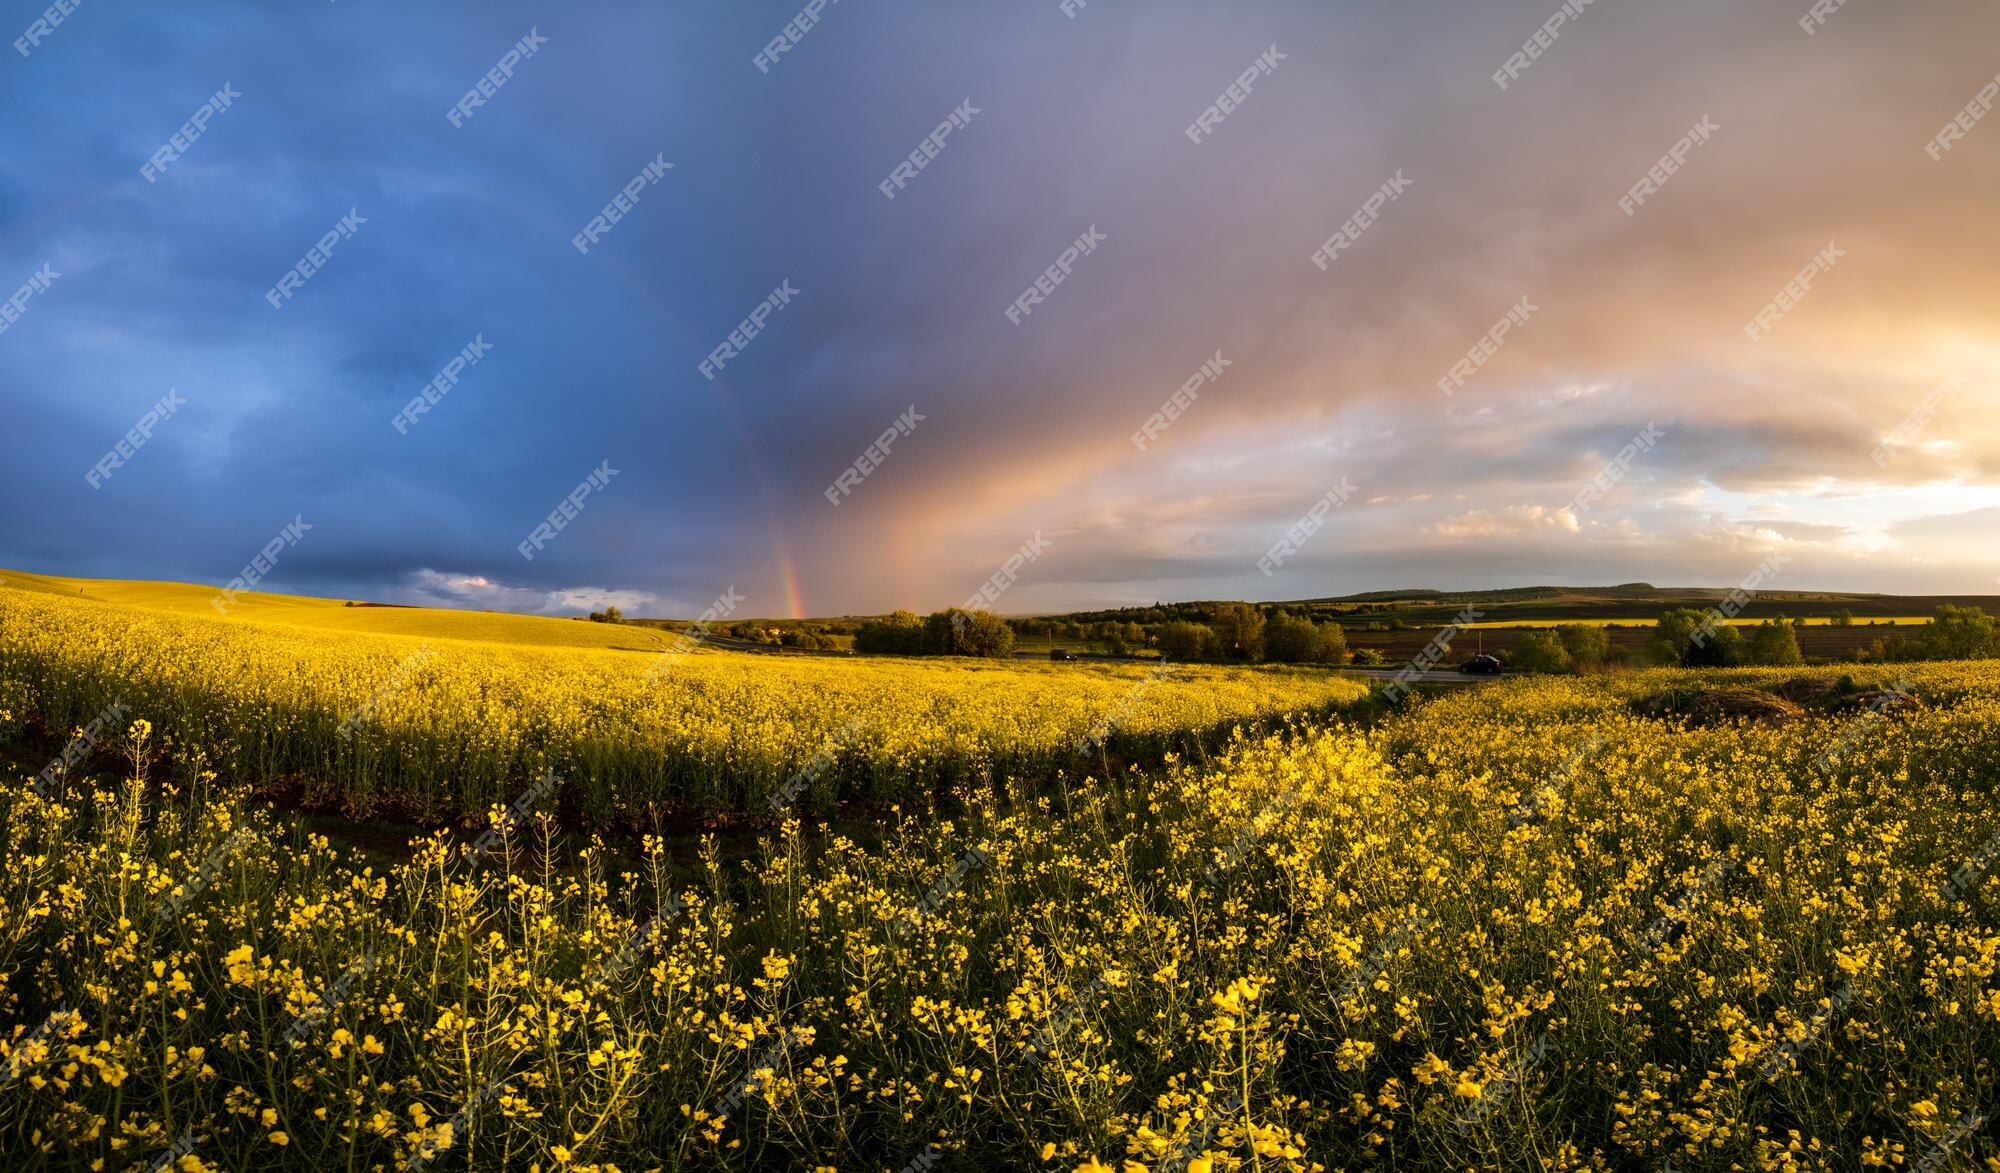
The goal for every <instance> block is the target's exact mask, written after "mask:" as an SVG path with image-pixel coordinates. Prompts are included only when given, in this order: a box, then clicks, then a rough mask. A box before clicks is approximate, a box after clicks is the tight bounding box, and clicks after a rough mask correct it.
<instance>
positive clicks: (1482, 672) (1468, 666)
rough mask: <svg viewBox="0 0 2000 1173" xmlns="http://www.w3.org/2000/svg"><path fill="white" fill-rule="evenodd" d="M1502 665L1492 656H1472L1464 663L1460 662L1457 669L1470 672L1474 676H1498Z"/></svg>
mask: <svg viewBox="0 0 2000 1173" xmlns="http://www.w3.org/2000/svg"><path fill="white" fill-rule="evenodd" d="M1502 666H1503V665H1502V664H1501V663H1500V661H1499V660H1497V659H1495V658H1494V657H1492V656H1474V657H1472V658H1471V659H1470V660H1467V661H1466V662H1465V663H1463V664H1460V665H1459V666H1458V670H1459V671H1460V672H1469V673H1472V674H1473V675H1475V676H1498V675H1499V674H1500V669H1501V667H1502Z"/></svg>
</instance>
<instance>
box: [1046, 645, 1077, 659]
mask: <svg viewBox="0 0 2000 1173" xmlns="http://www.w3.org/2000/svg"><path fill="white" fill-rule="evenodd" d="M1049 659H1051V660H1074V659H1076V653H1075V652H1072V651H1070V650H1069V649H1068V648H1050V649H1049Z"/></svg>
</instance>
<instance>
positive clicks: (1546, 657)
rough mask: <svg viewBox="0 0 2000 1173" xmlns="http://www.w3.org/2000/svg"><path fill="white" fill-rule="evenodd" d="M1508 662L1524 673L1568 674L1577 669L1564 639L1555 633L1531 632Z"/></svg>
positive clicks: (1508, 658) (1509, 657)
mask: <svg viewBox="0 0 2000 1173" xmlns="http://www.w3.org/2000/svg"><path fill="white" fill-rule="evenodd" d="M1507 662H1508V663H1509V664H1510V665H1511V666H1513V667H1515V668H1518V669H1520V670H1521V671H1523V672H1568V671H1570V670H1572V669H1574V668H1575V667H1576V662H1575V661H1574V660H1572V659H1571V658H1570V653H1569V649H1568V648H1566V647H1564V646H1563V641H1562V637H1561V636H1560V635H1558V634H1557V633H1556V632H1554V631H1534V632H1530V633H1529V634H1528V636H1527V638H1525V639H1523V640H1522V641H1521V643H1520V646H1519V647H1516V648H1515V649H1514V651H1513V653H1512V654H1510V655H1509V656H1508V657H1507Z"/></svg>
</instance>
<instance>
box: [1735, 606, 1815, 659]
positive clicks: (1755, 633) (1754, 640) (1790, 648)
mask: <svg viewBox="0 0 2000 1173" xmlns="http://www.w3.org/2000/svg"><path fill="white" fill-rule="evenodd" d="M1743 662H1744V663H1746V664H1761V665H1766V666H1769V667H1773V668H1789V667H1791V666H1793V665H1795V664H1803V663H1805V662H1806V661H1805V657H1804V656H1802V655H1800V654H1799V636H1798V629H1797V628H1796V627H1794V626H1793V625H1792V624H1791V622H1790V621H1788V620H1785V619H1782V618H1780V619H1766V620H1765V621H1764V622H1762V623H1759V624H1758V625H1757V626H1755V627H1753V628H1751V629H1750V635H1749V637H1748V638H1747V639H1745V640H1744V641H1743Z"/></svg>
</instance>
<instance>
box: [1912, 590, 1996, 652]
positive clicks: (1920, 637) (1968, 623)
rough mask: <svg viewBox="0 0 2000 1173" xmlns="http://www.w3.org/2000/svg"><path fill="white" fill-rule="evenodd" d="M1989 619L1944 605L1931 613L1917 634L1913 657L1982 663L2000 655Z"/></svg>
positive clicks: (1973, 611) (1972, 610)
mask: <svg viewBox="0 0 2000 1173" xmlns="http://www.w3.org/2000/svg"><path fill="white" fill-rule="evenodd" d="M1996 645H2000V634H1996V627H1995V624H1994V621H1993V617H1992V616H1991V615H1988V614H1987V613H1986V612H1984V611H1982V610H1980V609H1979V608H1977V607H1954V606H1952V605H1950V604H1949V603H1947V604H1946V605H1944V606H1942V607H1939V608H1938V609H1937V610H1935V611H1933V612H1931V621H1930V622H1929V623H1926V624H1924V626H1923V630H1921V631H1920V632H1918V633H1917V646H1916V652H1917V655H1918V656H1920V657H1922V658H1923V659H1926V660H1983V659H1986V658H1988V657H1990V656H1993V655H1995V654H1996V652H2000V646H1996Z"/></svg>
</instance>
